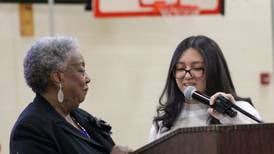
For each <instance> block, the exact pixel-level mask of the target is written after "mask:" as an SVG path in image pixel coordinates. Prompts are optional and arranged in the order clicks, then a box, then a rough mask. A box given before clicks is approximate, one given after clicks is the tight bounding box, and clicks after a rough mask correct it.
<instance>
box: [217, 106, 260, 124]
mask: <svg viewBox="0 0 274 154" xmlns="http://www.w3.org/2000/svg"><path fill="white" fill-rule="evenodd" d="M235 104H236V105H237V106H239V107H240V108H242V109H243V110H245V111H246V112H248V113H250V114H251V115H253V116H255V117H256V118H258V119H259V120H261V119H262V118H261V117H260V115H259V113H258V112H257V110H256V109H255V108H254V107H253V106H252V105H251V104H249V103H248V102H245V101H237V102H235ZM219 120H220V122H221V123H222V124H253V123H257V122H256V121H254V120H253V119H250V118H249V117H247V116H246V115H244V114H242V113H241V112H239V111H237V116H236V117H234V118H231V117H229V116H227V115H224V116H222V117H220V119H219Z"/></svg>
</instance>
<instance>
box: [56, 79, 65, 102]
mask: <svg viewBox="0 0 274 154" xmlns="http://www.w3.org/2000/svg"><path fill="white" fill-rule="evenodd" d="M57 99H58V102H60V103H63V101H64V93H63V90H62V84H61V83H59V90H58V93H57Z"/></svg>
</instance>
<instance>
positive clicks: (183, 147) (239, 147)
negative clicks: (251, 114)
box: [133, 123, 274, 154]
mask: <svg viewBox="0 0 274 154" xmlns="http://www.w3.org/2000/svg"><path fill="white" fill-rule="evenodd" d="M133 153H134V154H274V124H273V123H269V124H250V125H212V126H205V127H189V128H180V129H177V130H175V131H173V132H171V133H169V134H167V135H165V136H163V137H161V138H159V139H157V140H155V141H153V142H151V143H149V144H147V145H145V146H143V147H141V148H139V149H137V150H136V151H134V152H133Z"/></svg>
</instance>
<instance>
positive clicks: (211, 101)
mask: <svg viewBox="0 0 274 154" xmlns="http://www.w3.org/2000/svg"><path fill="white" fill-rule="evenodd" d="M220 95H222V96H224V97H225V98H226V99H228V100H230V102H232V103H235V99H234V97H233V96H232V95H231V94H227V93H223V92H217V93H215V94H214V95H212V96H211V97H210V105H213V104H214V103H215V100H216V98H217V97H218V96H220ZM208 113H209V114H211V115H212V116H213V117H214V118H216V119H218V120H220V119H221V118H223V116H224V115H223V114H221V113H219V112H218V111H216V110H214V109H213V108H208Z"/></svg>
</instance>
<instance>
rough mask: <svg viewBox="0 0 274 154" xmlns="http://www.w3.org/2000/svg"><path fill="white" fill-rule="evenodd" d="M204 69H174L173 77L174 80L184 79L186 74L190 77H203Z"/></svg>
mask: <svg viewBox="0 0 274 154" xmlns="http://www.w3.org/2000/svg"><path fill="white" fill-rule="evenodd" d="M204 71H205V68H203V67H197V68H191V69H189V70H187V69H185V68H176V69H175V72H174V76H175V78H176V79H183V78H185V76H186V74H187V73H189V75H190V76H191V77H196V78H200V77H202V76H203V75H204Z"/></svg>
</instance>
